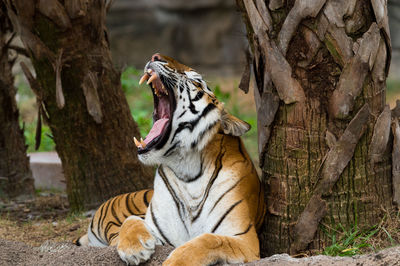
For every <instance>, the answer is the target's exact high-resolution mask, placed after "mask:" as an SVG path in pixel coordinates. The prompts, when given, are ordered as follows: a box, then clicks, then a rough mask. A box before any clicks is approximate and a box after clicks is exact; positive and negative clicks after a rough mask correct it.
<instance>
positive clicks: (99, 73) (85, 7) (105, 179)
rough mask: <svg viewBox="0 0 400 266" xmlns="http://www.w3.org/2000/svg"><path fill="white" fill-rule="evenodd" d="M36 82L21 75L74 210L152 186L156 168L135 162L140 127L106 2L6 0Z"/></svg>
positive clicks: (29, 75)
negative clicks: (117, 64) (112, 41)
mask: <svg viewBox="0 0 400 266" xmlns="http://www.w3.org/2000/svg"><path fill="white" fill-rule="evenodd" d="M6 3H7V10H8V14H9V17H10V19H11V21H12V22H13V25H15V26H16V27H17V28H18V31H19V34H20V36H21V39H22V42H23V43H24V46H25V48H26V50H27V52H28V53H29V55H30V58H31V60H32V63H33V66H34V68H35V71H36V79H35V78H33V75H32V74H31V73H30V72H29V70H28V68H26V67H25V66H22V67H23V70H24V72H25V74H26V75H27V78H28V80H29V81H30V84H31V87H32V89H33V90H34V92H35V93H36V95H37V98H38V101H39V106H40V108H39V110H40V116H41V117H42V118H43V120H44V121H45V122H47V123H48V124H49V126H50V129H51V131H52V134H53V137H54V142H55V143H56V150H57V152H58V154H59V156H60V158H61V161H62V164H63V171H64V174H65V176H66V181H67V193H68V199H69V202H70V206H71V208H72V209H73V210H77V209H82V208H93V207H96V206H97V205H98V204H99V203H101V202H102V201H104V200H105V199H108V198H110V197H111V196H114V195H117V194H120V193H123V192H130V191H134V190H139V189H142V188H146V187H149V186H150V185H151V183H152V177H151V175H152V171H151V170H150V169H149V168H146V167H144V166H143V165H142V164H141V163H140V162H139V161H138V158H137V150H136V147H135V145H134V144H133V141H132V138H133V137H134V136H136V137H138V135H139V130H138V128H137V125H136V123H135V122H134V121H133V119H132V116H131V114H130V111H129V108H128V104H127V102H126V99H125V96H124V94H123V91H122V89H121V84H120V73H119V72H117V71H116V70H115V68H114V66H113V64H112V60H111V54H110V49H109V44H108V40H107V31H106V28H105V16H106V11H107V9H108V6H107V5H108V3H109V2H107V1H95V0H91V1H87V0H66V1H62V2H61V1H57V0H38V1H24V0H15V1H6Z"/></svg>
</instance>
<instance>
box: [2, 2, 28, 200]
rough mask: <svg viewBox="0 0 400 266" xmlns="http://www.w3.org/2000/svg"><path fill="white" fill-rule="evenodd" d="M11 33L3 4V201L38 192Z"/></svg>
mask: <svg viewBox="0 0 400 266" xmlns="http://www.w3.org/2000/svg"><path fill="white" fill-rule="evenodd" d="M11 33H12V26H11V24H10V22H9V20H8V17H7V14H6V12H5V6H4V4H3V3H0V199H1V198H15V197H18V198H22V197H32V196H33V195H34V192H35V191H34V186H33V178H32V173H31V170H30V168H29V158H28V157H27V155H26V146H25V139H24V132H23V130H21V128H20V127H19V120H18V116H19V115H18V109H17V103H16V101H15V94H16V89H15V87H14V77H13V75H12V73H11V68H12V66H13V62H12V60H11V59H10V58H9V46H10V40H11V38H12V35H11Z"/></svg>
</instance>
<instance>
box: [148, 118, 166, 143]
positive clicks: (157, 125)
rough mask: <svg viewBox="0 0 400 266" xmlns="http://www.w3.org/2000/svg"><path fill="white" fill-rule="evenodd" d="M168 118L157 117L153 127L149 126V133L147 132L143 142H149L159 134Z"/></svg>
mask: <svg viewBox="0 0 400 266" xmlns="http://www.w3.org/2000/svg"><path fill="white" fill-rule="evenodd" d="M168 120H169V119H168V118H161V119H158V120H157V121H156V122H154V124H153V127H152V128H151V130H150V132H149V134H147V137H146V138H145V139H144V142H145V143H146V144H149V143H150V142H151V141H152V140H153V139H155V138H156V137H158V136H160V135H161V133H162V132H163V130H164V128H165V126H166V125H167V123H168Z"/></svg>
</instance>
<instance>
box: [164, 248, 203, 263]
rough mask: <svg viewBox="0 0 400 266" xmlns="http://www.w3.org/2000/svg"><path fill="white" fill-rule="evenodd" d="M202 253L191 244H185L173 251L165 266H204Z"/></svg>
mask: <svg viewBox="0 0 400 266" xmlns="http://www.w3.org/2000/svg"><path fill="white" fill-rule="evenodd" d="M202 255H205V254H202V253H201V252H200V253H199V250H197V249H196V248H194V247H193V246H192V245H190V244H188V243H187V244H185V245H183V246H180V247H179V248H177V249H175V250H174V251H172V253H171V254H170V255H169V256H168V259H167V260H166V261H164V262H163V264H162V265H163V266H204V265H207V263H204V261H203V259H202V257H203V256H202Z"/></svg>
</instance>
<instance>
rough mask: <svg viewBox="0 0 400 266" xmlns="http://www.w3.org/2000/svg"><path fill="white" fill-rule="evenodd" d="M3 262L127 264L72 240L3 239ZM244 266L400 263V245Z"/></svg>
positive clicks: (162, 252)
mask: <svg viewBox="0 0 400 266" xmlns="http://www.w3.org/2000/svg"><path fill="white" fill-rule="evenodd" d="M171 250H172V248H171V247H157V249H156V252H155V254H154V255H153V256H152V258H151V259H150V261H148V262H147V263H145V264H143V265H152V266H153V265H161V263H162V262H163V261H164V260H165V259H166V258H167V256H168V254H169V253H170V252H171ZM0 265H121V266H123V265H125V263H123V262H122V261H121V260H120V259H119V256H118V254H117V251H116V250H115V248H112V247H108V248H93V247H77V246H74V245H73V244H71V243H55V242H45V243H44V244H43V245H41V246H40V247H35V248H32V247H30V246H28V245H26V244H24V243H21V242H14V241H8V240H1V239H0ZM240 265H251V266H258V265H273V266H278V265H279V266H289V265H299V266H306V265H349V266H350V265H354V266H356V265H357V266H360V265H400V247H394V248H390V249H386V250H382V251H380V252H378V253H376V254H369V255H363V256H355V257H327V256H314V257H309V258H301V259H294V258H291V257H290V256H289V255H287V254H279V255H274V256H272V257H269V258H265V259H262V260H260V261H256V262H252V263H247V264H240Z"/></svg>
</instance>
